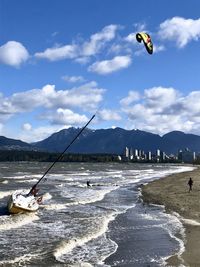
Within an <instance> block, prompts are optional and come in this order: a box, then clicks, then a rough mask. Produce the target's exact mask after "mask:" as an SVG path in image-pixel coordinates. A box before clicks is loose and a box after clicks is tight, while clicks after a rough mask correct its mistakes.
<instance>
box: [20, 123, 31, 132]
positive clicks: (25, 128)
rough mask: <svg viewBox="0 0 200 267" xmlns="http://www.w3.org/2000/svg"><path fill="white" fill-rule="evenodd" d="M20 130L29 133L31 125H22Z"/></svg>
mask: <svg viewBox="0 0 200 267" xmlns="http://www.w3.org/2000/svg"><path fill="white" fill-rule="evenodd" d="M22 129H23V130H24V131H30V130H31V129H32V125H31V124H30V123H24V124H23V125H22Z"/></svg>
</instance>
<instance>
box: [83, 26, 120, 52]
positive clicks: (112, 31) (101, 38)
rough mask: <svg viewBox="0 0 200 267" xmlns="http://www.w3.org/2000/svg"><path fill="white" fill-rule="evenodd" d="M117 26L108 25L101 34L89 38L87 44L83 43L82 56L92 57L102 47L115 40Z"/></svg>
mask: <svg viewBox="0 0 200 267" xmlns="http://www.w3.org/2000/svg"><path fill="white" fill-rule="evenodd" d="M118 28H119V26H117V25H108V26H106V27H104V28H103V29H102V31H101V32H98V33H95V34H93V35H92V36H91V37H90V41H89V42H85V43H84V44H83V46H82V55H83V56H92V55H95V54H97V53H98V52H99V51H100V49H102V48H103V46H104V45H105V44H106V43H107V42H109V41H111V40H112V39H114V38H115V35H116V31H117V29H118Z"/></svg>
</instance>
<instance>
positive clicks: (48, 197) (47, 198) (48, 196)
mask: <svg viewBox="0 0 200 267" xmlns="http://www.w3.org/2000/svg"><path fill="white" fill-rule="evenodd" d="M51 198H52V195H51V194H50V193H45V194H44V195H43V200H49V199H51Z"/></svg>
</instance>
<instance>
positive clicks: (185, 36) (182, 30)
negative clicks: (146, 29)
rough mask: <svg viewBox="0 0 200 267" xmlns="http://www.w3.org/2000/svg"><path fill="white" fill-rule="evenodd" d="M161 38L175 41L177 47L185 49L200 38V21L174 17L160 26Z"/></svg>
mask: <svg viewBox="0 0 200 267" xmlns="http://www.w3.org/2000/svg"><path fill="white" fill-rule="evenodd" d="M158 34H159V36H160V38H162V39H163V40H171V41H175V43H176V45H177V47H179V48H183V47H184V46H186V45H187V44H188V43H189V42H190V41H192V40H195V41H197V40H199V38H200V19H196V20H194V19H185V18H182V17H173V18H171V19H167V20H165V21H164V22H163V23H161V24H160V28H159V32H158Z"/></svg>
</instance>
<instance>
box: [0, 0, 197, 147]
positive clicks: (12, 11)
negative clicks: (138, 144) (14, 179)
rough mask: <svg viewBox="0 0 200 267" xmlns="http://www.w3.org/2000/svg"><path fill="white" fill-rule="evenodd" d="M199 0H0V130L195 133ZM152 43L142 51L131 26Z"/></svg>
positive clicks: (30, 134) (21, 133) (33, 136)
mask: <svg viewBox="0 0 200 267" xmlns="http://www.w3.org/2000/svg"><path fill="white" fill-rule="evenodd" d="M199 10H200V1H198V0H190V1H186V0H182V1H181V0H174V1H169V0H168V1H167V0H160V1H159V0H152V1H150V2H149V1H146V0H140V1H136V0H67V1H66V0H59V1H55V0H42V1H39V0H20V1H14V0H0V135H4V136H6V137H10V138H15V139H21V140H23V141H27V142H34V141H38V140H42V139H44V138H46V137H48V136H49V135H51V134H52V133H54V132H56V131H59V130H61V129H63V128H68V127H70V126H73V127H81V126H83V125H84V124H85V123H86V122H87V120H89V118H90V117H91V116H92V115H93V114H94V113H95V112H96V111H97V110H98V112H97V116H96V119H95V121H93V123H92V124H91V125H90V128H94V129H99V128H111V127H122V128H125V129H129V130H130V129H140V130H144V131H149V132H153V133H157V134H160V135H163V134H165V133H167V132H169V131H173V130H180V131H184V132H186V133H194V134H198V135H200V104H199V103H200V75H199V69H200V14H199ZM140 31H144V32H148V33H149V34H150V35H151V37H152V41H153V43H154V53H153V55H149V54H148V53H147V52H146V50H145V48H144V47H143V45H142V44H140V43H137V41H136V39H135V34H136V33H137V32H140Z"/></svg>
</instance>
